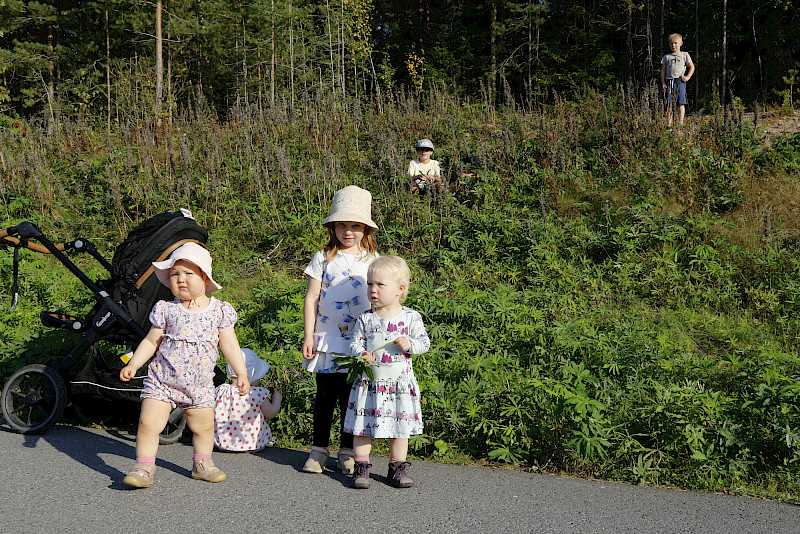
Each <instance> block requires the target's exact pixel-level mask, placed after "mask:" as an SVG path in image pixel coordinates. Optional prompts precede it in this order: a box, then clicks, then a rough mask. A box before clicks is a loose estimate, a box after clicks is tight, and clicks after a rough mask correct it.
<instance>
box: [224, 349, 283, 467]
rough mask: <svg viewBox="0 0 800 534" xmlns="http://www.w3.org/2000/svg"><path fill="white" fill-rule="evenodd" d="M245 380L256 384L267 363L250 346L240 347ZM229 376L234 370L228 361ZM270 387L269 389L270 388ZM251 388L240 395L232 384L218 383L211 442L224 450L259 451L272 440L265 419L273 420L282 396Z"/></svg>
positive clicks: (266, 390)
mask: <svg viewBox="0 0 800 534" xmlns="http://www.w3.org/2000/svg"><path fill="white" fill-rule="evenodd" d="M242 354H243V355H244V363H245V367H247V380H248V381H249V382H250V384H251V385H252V384H258V381H259V380H261V377H263V376H264V375H265V374H267V371H269V364H268V363H267V362H265V361H264V360H262V359H261V358H260V357H259V356H258V354H256V353H255V352H253V351H252V350H250V349H242ZM228 376H229V377H231V378H232V379H235V378H236V372H235V371H234V370H233V368H232V367H231V366H230V364H228ZM270 390H271V388H270ZM270 390H268V389H267V388H262V387H258V386H255V387H251V388H250V391H249V392H248V393H247V395H243V396H242V395H239V392H238V391H237V390H236V387H235V386H234V385H233V384H221V385H219V386H217V405H216V407H215V408H214V445H216V446H217V448H218V449H221V450H223V451H233V452H241V451H260V450H261V449H263V448H264V447H266V446H267V445H270V444H272V443H274V440H273V439H272V430H271V429H270V428H269V425H268V424H267V421H268V420H270V419H274V418H275V416H277V415H278V412H279V411H280V409H281V401H282V400H283V395H281V393H280V392H279V391H274V390H272V396H271V398H270Z"/></svg>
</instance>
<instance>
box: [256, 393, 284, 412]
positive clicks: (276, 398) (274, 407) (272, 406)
mask: <svg viewBox="0 0 800 534" xmlns="http://www.w3.org/2000/svg"><path fill="white" fill-rule="evenodd" d="M281 401H283V395H281V392H280V391H273V392H272V398H271V399H270V400H265V401H264V402H262V403H261V413H263V414H264V417H265V418H266V419H275V416H277V415H278V412H280V411H281Z"/></svg>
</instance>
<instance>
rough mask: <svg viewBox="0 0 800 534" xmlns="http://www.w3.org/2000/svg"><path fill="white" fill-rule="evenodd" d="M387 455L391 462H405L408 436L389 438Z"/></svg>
mask: <svg viewBox="0 0 800 534" xmlns="http://www.w3.org/2000/svg"><path fill="white" fill-rule="evenodd" d="M389 455H390V456H391V460H390V461H392V462H405V461H406V457H407V456H408V438H392V439H390V440H389Z"/></svg>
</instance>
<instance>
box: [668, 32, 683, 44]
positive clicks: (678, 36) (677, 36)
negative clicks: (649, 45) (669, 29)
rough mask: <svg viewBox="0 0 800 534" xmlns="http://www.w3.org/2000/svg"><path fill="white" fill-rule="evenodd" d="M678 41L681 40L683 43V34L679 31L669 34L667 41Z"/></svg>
mask: <svg viewBox="0 0 800 534" xmlns="http://www.w3.org/2000/svg"><path fill="white" fill-rule="evenodd" d="M677 41H680V42H681V43H682V42H683V35H681V34H679V33H671V34H670V35H669V37H667V42H668V43H674V42H677Z"/></svg>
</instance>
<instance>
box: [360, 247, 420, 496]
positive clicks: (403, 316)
mask: <svg viewBox="0 0 800 534" xmlns="http://www.w3.org/2000/svg"><path fill="white" fill-rule="evenodd" d="M410 279H411V272H410V271H409V269H408V265H407V264H406V262H405V260H403V258H400V257H398V256H382V257H380V258H378V259H377V260H375V261H374V262H372V264H371V265H370V267H369V271H368V272H367V288H368V294H369V300H370V302H371V303H372V309H371V310H369V311H367V312H364V313H363V314H361V315H360V316H359V318H358V321H356V324H355V327H354V328H353V342H352V343H351V344H350V354H351V355H352V356H361V357H363V358H364V359H365V360H367V362H370V363H371V365H370V368H371V369H372V371H373V374H374V377H373V379H372V380H370V379H369V378H368V377H367V376H366V374H365V373H364V374H362V375H361V377H360V378H359V379H357V380H356V381H355V382H354V383H353V387H352V389H351V390H350V400H349V402H348V405H347V416H346V418H345V423H344V428H345V432H350V433H352V434H353V450H354V451H355V466H354V471H355V473H354V475H353V487H354V488H359V489H366V488H368V487H369V470H370V468H371V467H372V464H370V463H369V454H370V451H371V449H372V438H389V439H390V443H389V453H390V455H391V458H390V460H389V474H388V475H387V479H388V480H389V482H390V483H391V484H392V485H393V486H395V487H398V488H409V487H411V486H413V485H414V481H413V480H412V479H411V477H410V476H409V475H408V471H407V469H408V467H409V466H410V465H411V463H410V462H408V461H407V460H406V456H407V454H408V438H409V437H410V436H413V435H416V434H422V409H421V403H420V401H421V399H420V394H419V384H418V383H417V378H416V377H415V376H414V367H413V365H412V358H411V356H412V355H419V354H424V353H425V352H427V351H428V349H429V348H430V345H431V342H430V340H429V339H428V333H427V332H426V331H425V325H424V324H423V322H422V316H421V315H420V314H419V312H416V311H414V310H412V309H409V308H406V307H405V306H403V302H404V301H405V299H406V296H407V295H408V286H409V284H410Z"/></svg>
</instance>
